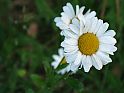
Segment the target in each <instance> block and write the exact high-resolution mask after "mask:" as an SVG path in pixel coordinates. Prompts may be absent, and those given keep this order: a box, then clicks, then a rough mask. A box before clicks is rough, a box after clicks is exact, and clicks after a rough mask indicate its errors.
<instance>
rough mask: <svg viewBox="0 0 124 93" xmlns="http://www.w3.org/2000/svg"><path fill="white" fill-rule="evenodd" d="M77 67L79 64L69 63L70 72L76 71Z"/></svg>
mask: <svg viewBox="0 0 124 93" xmlns="http://www.w3.org/2000/svg"><path fill="white" fill-rule="evenodd" d="M78 68H79V65H75V64H72V65H71V71H72V72H75V71H77V70H78Z"/></svg>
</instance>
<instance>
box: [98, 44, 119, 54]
mask: <svg viewBox="0 0 124 93" xmlns="http://www.w3.org/2000/svg"><path fill="white" fill-rule="evenodd" d="M99 50H101V51H103V52H106V53H110V52H115V51H116V50H117V48H116V47H115V46H113V45H108V44H100V46H99Z"/></svg>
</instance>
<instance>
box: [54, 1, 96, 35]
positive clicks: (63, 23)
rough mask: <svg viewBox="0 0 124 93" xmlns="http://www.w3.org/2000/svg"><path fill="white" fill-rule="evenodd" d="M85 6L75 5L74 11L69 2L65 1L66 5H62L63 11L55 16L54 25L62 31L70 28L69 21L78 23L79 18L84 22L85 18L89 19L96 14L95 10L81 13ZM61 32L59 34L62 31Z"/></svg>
mask: <svg viewBox="0 0 124 93" xmlns="http://www.w3.org/2000/svg"><path fill="white" fill-rule="evenodd" d="M84 9H85V7H84V6H83V7H81V8H79V5H76V12H75V11H74V8H73V6H72V5H71V4H70V3H67V4H66V6H64V7H63V12H62V13H61V17H56V18H55V20H54V21H55V22H56V26H57V27H59V28H60V29H61V30H62V32H63V30H67V29H70V27H69V25H70V24H71V23H76V24H78V23H79V20H82V21H83V22H84V23H85V21H86V20H87V19H90V18H92V17H94V16H96V12H95V11H92V12H90V10H88V11H87V12H86V13H84V14H83V12H84ZM62 32H61V35H63V33H62Z"/></svg>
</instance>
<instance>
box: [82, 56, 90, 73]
mask: <svg viewBox="0 0 124 93" xmlns="http://www.w3.org/2000/svg"><path fill="white" fill-rule="evenodd" d="M82 64H83V68H84V71H85V72H89V70H90V68H91V67H92V60H91V57H90V56H87V57H86V58H85V60H83V62H82Z"/></svg>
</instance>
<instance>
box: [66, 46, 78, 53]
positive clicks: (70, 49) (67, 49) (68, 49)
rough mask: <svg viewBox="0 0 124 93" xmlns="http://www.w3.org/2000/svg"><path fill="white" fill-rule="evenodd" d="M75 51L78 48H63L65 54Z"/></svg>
mask: <svg viewBox="0 0 124 93" xmlns="http://www.w3.org/2000/svg"><path fill="white" fill-rule="evenodd" d="M75 50H78V46H69V47H65V48H64V51H65V52H73V51H75Z"/></svg>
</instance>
